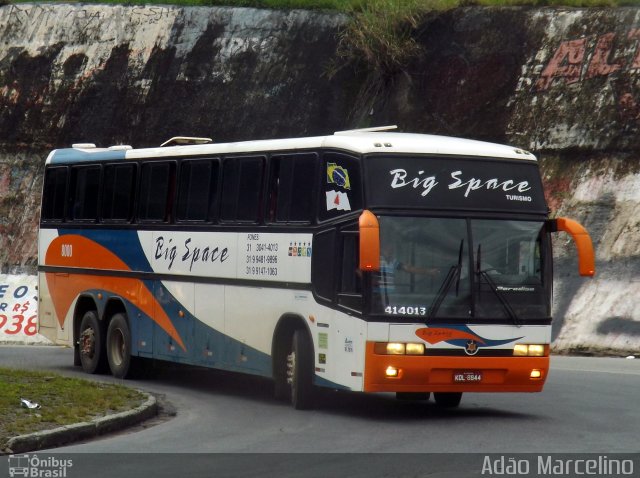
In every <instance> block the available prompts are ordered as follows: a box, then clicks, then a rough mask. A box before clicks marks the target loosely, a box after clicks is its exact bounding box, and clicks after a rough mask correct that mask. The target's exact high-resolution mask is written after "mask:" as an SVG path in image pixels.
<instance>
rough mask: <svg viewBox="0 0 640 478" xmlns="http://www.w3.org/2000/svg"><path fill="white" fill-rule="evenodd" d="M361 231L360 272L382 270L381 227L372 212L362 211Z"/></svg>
mask: <svg viewBox="0 0 640 478" xmlns="http://www.w3.org/2000/svg"><path fill="white" fill-rule="evenodd" d="M358 223H359V224H358V226H359V229H360V270H361V271H379V270H380V225H379V224H378V218H377V217H376V215H375V214H373V213H372V212H371V211H367V210H365V211H362V214H361V215H360V220H359V221H358Z"/></svg>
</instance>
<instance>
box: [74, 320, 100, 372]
mask: <svg viewBox="0 0 640 478" xmlns="http://www.w3.org/2000/svg"><path fill="white" fill-rule="evenodd" d="M104 335H105V334H104V325H103V324H102V322H100V320H99V319H98V314H97V312H96V311H95V310H89V311H87V312H85V314H84V315H83V316H82V321H81V322H80V334H79V337H78V353H79V354H80V365H82V370H84V371H85V372H86V373H91V374H94V373H102V372H104V371H105V369H106V365H107V357H106V353H105V347H104V344H105V342H104Z"/></svg>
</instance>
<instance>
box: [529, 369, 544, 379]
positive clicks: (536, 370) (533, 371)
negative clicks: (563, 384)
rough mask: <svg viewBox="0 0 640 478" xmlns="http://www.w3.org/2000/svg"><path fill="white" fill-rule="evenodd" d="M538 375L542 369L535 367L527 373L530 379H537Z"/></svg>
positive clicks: (539, 375)
mask: <svg viewBox="0 0 640 478" xmlns="http://www.w3.org/2000/svg"><path fill="white" fill-rule="evenodd" d="M540 377H542V371H540V370H538V369H537V368H534V369H533V370H532V371H531V373H530V374H529V378H532V379H537V378H540Z"/></svg>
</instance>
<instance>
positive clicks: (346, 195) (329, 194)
mask: <svg viewBox="0 0 640 478" xmlns="http://www.w3.org/2000/svg"><path fill="white" fill-rule="evenodd" d="M322 174H323V180H322V184H323V191H324V193H323V195H322V198H321V200H320V204H319V210H320V218H321V219H323V220H324V219H333V218H335V217H338V216H341V215H344V214H348V213H350V212H352V211H358V210H360V209H362V182H361V181H360V161H358V160H357V159H356V158H354V157H351V156H346V155H344V154H339V153H326V154H325V155H324V157H323V170H322Z"/></svg>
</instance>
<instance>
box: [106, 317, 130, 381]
mask: <svg viewBox="0 0 640 478" xmlns="http://www.w3.org/2000/svg"><path fill="white" fill-rule="evenodd" d="M106 348H107V359H108V361H109V368H110V369H111V374H112V375H113V376H114V377H116V378H127V376H128V375H129V373H130V371H131V330H130V329H129V323H128V322H127V317H126V316H125V315H124V314H115V315H114V316H113V317H112V318H111V321H110V322H109V328H108V329H107V347H106Z"/></svg>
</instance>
